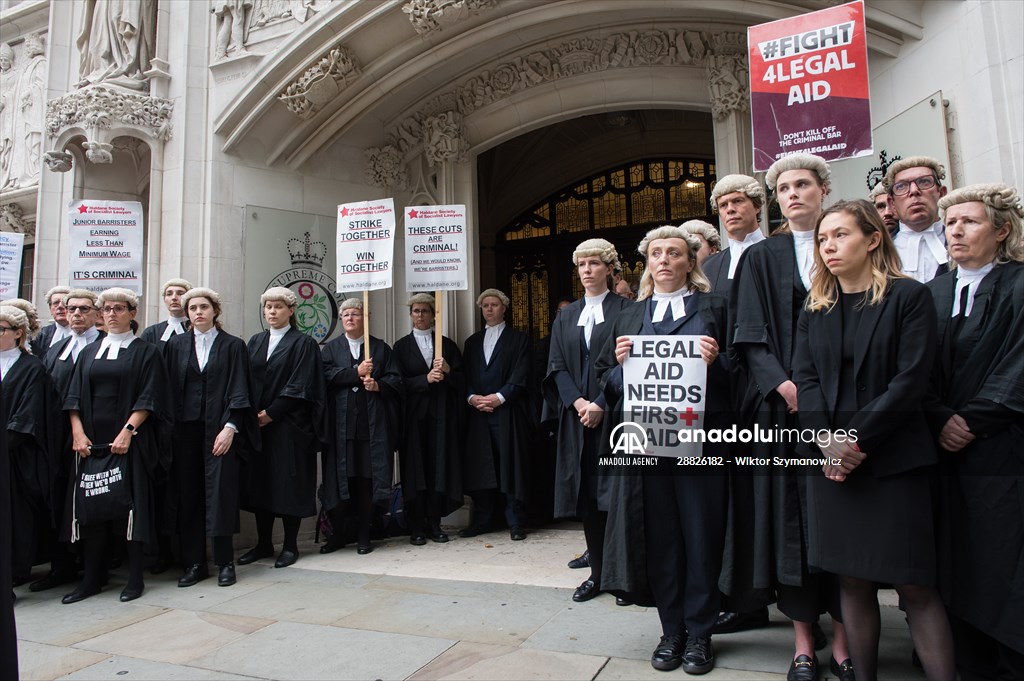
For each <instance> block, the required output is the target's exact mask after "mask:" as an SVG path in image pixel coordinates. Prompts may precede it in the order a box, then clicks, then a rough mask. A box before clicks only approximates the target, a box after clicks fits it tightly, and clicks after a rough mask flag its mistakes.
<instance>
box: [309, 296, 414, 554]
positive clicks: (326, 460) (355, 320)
mask: <svg viewBox="0 0 1024 681" xmlns="http://www.w3.org/2000/svg"><path fill="white" fill-rule="evenodd" d="M339 315H340V317H341V323H342V326H343V327H344V329H345V334H344V335H343V336H340V337H339V338H335V339H334V340H332V341H330V342H328V343H326V344H325V345H324V352H323V359H324V384H325V386H326V388H327V407H326V411H327V438H326V440H325V442H324V450H323V457H322V459H323V474H324V484H323V504H324V508H325V509H326V510H327V512H328V513H329V514H330V518H331V523H332V525H333V527H334V530H335V532H334V535H333V536H332V537H331V539H330V541H328V542H327V543H326V544H324V546H323V547H321V549H320V552H321V553H330V552H331V551H334V550H336V549H338V548H340V547H341V546H343V545H344V538H343V534H342V529H343V527H344V521H345V519H346V516H355V519H356V528H357V529H356V541H357V549H356V550H357V552H358V553H359V554H360V555H365V554H367V553H370V552H371V551H373V546H372V545H371V544H370V525H371V521H372V520H373V505H374V503H375V502H376V503H386V502H387V501H388V499H390V497H391V482H392V475H393V470H392V462H393V461H394V453H395V449H396V447H397V443H398V437H397V433H396V429H397V428H399V427H402V428H405V429H410V428H411V427H412V424H409V423H403V424H401V426H400V425H399V423H398V413H399V409H400V408H401V398H402V377H401V374H399V373H398V366H397V365H396V364H395V361H394V357H393V354H392V352H391V348H390V347H389V346H388V344H387V343H385V342H384V341H382V340H381V339H379V338H375V337H374V336H370V356H369V357H367V356H366V347H365V345H364V343H363V333H364V330H365V329H364V326H363V324H364V317H363V302H362V301H361V300H358V299H356V298H346V299H345V300H344V301H343V302H342V304H341V310H340V312H339Z"/></svg>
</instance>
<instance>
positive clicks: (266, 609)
mask: <svg viewBox="0 0 1024 681" xmlns="http://www.w3.org/2000/svg"><path fill="white" fill-rule="evenodd" d="M379 599H380V594H378V593H376V592H373V591H370V590H368V589H359V588H345V587H340V586H337V587H336V586H331V587H327V586H325V585H323V584H308V583H305V582H280V583H277V584H275V585H274V587H273V588H271V589H260V590H258V591H254V592H252V593H248V594H242V595H240V596H239V597H238V598H233V599H231V600H230V601H226V602H223V603H219V604H218V605H217V606H216V607H215V608H214V609H215V610H216V611H217V612H222V613H225V614H229V615H244V616H248V617H266V618H269V619H273V620H278V621H284V622H303V623H305V624H331V623H332V622H335V621H337V620H339V619H340V618H342V617H345V616H346V615H350V614H352V613H355V612H359V611H361V610H362V609H364V608H367V607H372V606H373V604H374V603H376V602H377V601H379Z"/></svg>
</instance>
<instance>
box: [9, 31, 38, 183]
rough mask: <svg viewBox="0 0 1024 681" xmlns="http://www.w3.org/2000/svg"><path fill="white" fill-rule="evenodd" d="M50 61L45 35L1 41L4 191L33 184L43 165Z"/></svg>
mask: <svg viewBox="0 0 1024 681" xmlns="http://www.w3.org/2000/svg"><path fill="white" fill-rule="evenodd" d="M46 71H47V61H46V55H45V51H44V48H43V37H42V35H41V34H39V33H32V34H29V35H28V36H26V37H25V40H24V41H23V42H22V43H21V45H20V48H19V49H18V50H15V49H14V48H12V47H11V46H10V45H9V44H7V43H4V44H3V45H0V192H9V191H13V190H19V189H24V188H27V187H33V186H35V185H37V184H38V183H39V172H40V170H41V168H42V144H43V110H44V106H43V104H44V102H45V101H46Z"/></svg>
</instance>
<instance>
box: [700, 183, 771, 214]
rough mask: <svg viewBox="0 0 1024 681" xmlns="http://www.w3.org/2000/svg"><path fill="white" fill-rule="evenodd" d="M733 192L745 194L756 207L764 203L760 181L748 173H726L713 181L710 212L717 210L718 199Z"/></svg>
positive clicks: (758, 207)
mask: <svg viewBox="0 0 1024 681" xmlns="http://www.w3.org/2000/svg"><path fill="white" fill-rule="evenodd" d="M734 192H740V193H742V194H746V195H747V198H749V199H750V200H751V201H753V202H754V207H755V208H757V209H760V208H761V206H763V205H764V201H765V196H764V189H763V188H762V187H761V183H760V182H758V181H757V180H755V179H754V178H752V177H751V176H750V175H726V176H725V177H721V178H719V179H718V181H717V182H715V188H714V189H712V190H711V212H712V213H717V212H718V199H720V198H722V197H723V196H725V195H726V194H732V193H734Z"/></svg>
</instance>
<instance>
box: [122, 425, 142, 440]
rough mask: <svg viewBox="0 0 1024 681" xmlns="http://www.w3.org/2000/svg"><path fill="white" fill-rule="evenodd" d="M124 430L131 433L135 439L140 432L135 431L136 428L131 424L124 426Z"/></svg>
mask: <svg viewBox="0 0 1024 681" xmlns="http://www.w3.org/2000/svg"><path fill="white" fill-rule="evenodd" d="M124 429H125V430H127V431H128V432H129V433H131V434H132V437H135V436H136V435H138V434H139V431H138V430H136V429H135V426H133V425H132V424H130V423H126V424H124Z"/></svg>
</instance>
